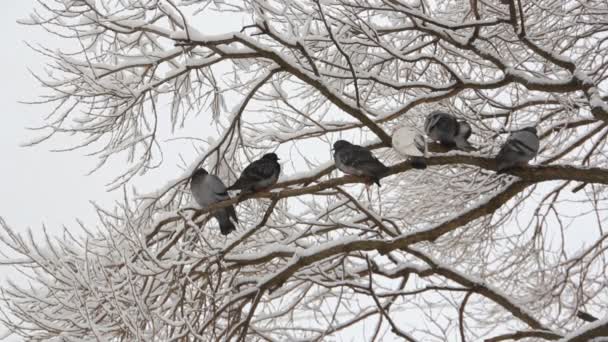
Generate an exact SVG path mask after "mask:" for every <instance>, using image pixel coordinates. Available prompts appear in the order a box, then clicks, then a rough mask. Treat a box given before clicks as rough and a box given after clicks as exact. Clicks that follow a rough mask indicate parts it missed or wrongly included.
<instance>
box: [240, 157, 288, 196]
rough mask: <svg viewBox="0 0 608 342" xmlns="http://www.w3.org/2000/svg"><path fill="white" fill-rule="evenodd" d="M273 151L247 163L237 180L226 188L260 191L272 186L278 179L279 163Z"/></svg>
mask: <svg viewBox="0 0 608 342" xmlns="http://www.w3.org/2000/svg"><path fill="white" fill-rule="evenodd" d="M278 160H279V157H278V156H277V155H276V154H275V153H267V154H265V155H263V156H262V158H260V159H258V160H256V161H254V162H253V163H251V164H249V165H248V166H247V167H246V168H245V170H243V172H242V173H241V176H240V177H239V179H237V181H236V182H235V183H234V184H232V185H231V186H229V187H228V190H241V191H242V192H243V193H244V192H252V191H260V190H264V189H266V188H268V187H271V186H273V185H274V184H275V183H276V182H277V180H278V179H279V174H280V173H281V165H279V163H278Z"/></svg>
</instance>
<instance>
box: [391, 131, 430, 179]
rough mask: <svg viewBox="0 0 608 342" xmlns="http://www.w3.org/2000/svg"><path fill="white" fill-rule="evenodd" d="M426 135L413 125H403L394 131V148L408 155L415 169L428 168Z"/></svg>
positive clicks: (401, 153)
mask: <svg viewBox="0 0 608 342" xmlns="http://www.w3.org/2000/svg"><path fill="white" fill-rule="evenodd" d="M424 140H425V139H424V137H423V136H422V135H421V134H419V133H418V132H416V130H415V129H414V128H412V127H408V126H402V127H400V128H399V129H397V130H396V131H395V133H393V139H392V143H393V149H395V151H397V152H398V153H399V154H400V155H402V156H404V157H408V158H409V160H410V164H411V165H412V167H413V168H415V169H420V170H422V169H426V161H425V159H424V156H425V153H424V152H425V148H426V146H425V141H424Z"/></svg>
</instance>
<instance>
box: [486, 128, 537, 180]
mask: <svg viewBox="0 0 608 342" xmlns="http://www.w3.org/2000/svg"><path fill="white" fill-rule="evenodd" d="M539 147H540V142H539V139H538V136H537V133H536V128H535V127H526V128H524V129H522V130H519V131H515V132H513V133H511V135H510V136H509V137H508V138H507V141H506V142H505V143H504V145H503V146H502V148H501V149H500V151H499V152H498V155H496V165H497V168H498V173H502V172H505V171H506V170H508V169H510V168H513V167H517V166H521V165H526V164H527V163H528V162H529V161H530V160H532V159H534V157H536V154H537V153H538V149H539Z"/></svg>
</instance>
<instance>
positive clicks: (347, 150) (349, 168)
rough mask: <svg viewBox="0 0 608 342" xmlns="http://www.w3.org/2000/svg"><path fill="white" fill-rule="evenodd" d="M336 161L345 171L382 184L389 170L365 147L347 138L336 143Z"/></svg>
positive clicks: (341, 169) (340, 168)
mask: <svg viewBox="0 0 608 342" xmlns="http://www.w3.org/2000/svg"><path fill="white" fill-rule="evenodd" d="M334 161H335V162H336V166H337V167H338V169H339V170H340V171H342V172H344V173H347V174H349V175H355V176H366V177H369V178H371V179H372V180H373V181H374V183H376V184H378V186H380V178H382V177H384V176H385V175H386V173H387V172H388V167H386V166H385V165H384V164H382V162H380V161H379V160H378V159H377V158H376V157H374V156H373V155H372V153H371V152H370V151H369V150H368V149H367V148H365V147H362V146H359V145H353V144H351V143H349V142H348V141H345V140H338V141H336V142H335V143H334Z"/></svg>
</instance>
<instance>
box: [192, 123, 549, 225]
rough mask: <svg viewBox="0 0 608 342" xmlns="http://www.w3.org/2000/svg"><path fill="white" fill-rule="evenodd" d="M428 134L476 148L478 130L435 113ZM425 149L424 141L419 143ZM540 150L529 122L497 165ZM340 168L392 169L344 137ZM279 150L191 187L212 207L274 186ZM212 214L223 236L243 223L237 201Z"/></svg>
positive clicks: (197, 177) (371, 174) (354, 171)
mask: <svg viewBox="0 0 608 342" xmlns="http://www.w3.org/2000/svg"><path fill="white" fill-rule="evenodd" d="M424 131H425V133H426V136H427V137H428V138H429V139H430V140H432V141H435V142H439V143H440V144H441V145H443V146H444V147H446V148H449V149H459V150H463V151H471V150H473V149H474V148H473V147H472V146H471V144H469V142H468V139H469V137H470V136H471V133H472V129H471V125H469V124H468V123H467V122H466V121H461V120H457V119H456V117H454V116H453V115H451V114H448V113H444V112H433V113H431V114H429V116H428V117H427V118H426V121H425V124H424ZM418 148H419V149H423V148H424V146H422V147H421V146H418ZM538 149H539V139H538V136H537V133H536V128H535V127H526V128H524V129H522V130H519V131H515V132H513V133H511V135H510V136H509V138H508V139H507V141H506V142H505V143H504V145H503V146H502V148H501V149H500V152H498V155H497V156H496V158H495V159H496V163H497V169H498V172H499V173H502V172H504V171H506V170H508V169H511V168H514V167H517V166H521V165H525V164H527V163H528V162H529V161H530V160H532V159H533V158H534V157H535V156H536V154H537V153H538ZM333 152H334V161H335V163H336V167H337V168H338V169H339V170H340V171H342V172H344V173H346V174H350V175H357V176H364V177H367V178H369V179H370V180H371V181H373V182H374V183H376V184H378V186H380V179H381V178H382V177H384V176H385V175H386V174H387V173H388V171H389V168H388V167H387V166H386V165H384V164H383V163H382V162H381V161H380V160H378V159H377V158H376V157H374V155H373V154H372V153H371V152H370V150H368V149H367V148H365V147H362V146H359V145H354V144H351V143H350V142H348V141H345V140H338V141H336V142H335V143H334V146H333ZM278 160H279V157H278V156H277V155H276V154H275V153H268V154H265V155H263V156H262V158H260V159H258V160H256V161H254V162H253V163H251V164H249V165H248V166H247V167H246V168H245V170H243V172H242V173H241V176H240V177H239V179H237V181H236V182H235V183H234V184H232V185H231V186H229V187H228V188H226V186H225V185H224V183H223V182H222V181H221V180H220V179H219V178H218V177H217V176H214V175H210V174H209V173H208V172H207V171H206V170H205V169H203V168H199V169H197V170H196V171H194V173H193V174H192V176H191V179H190V190H191V192H192V195H193V197H194V199H195V201H196V203H197V204H198V205H199V206H201V207H202V208H206V207H208V206H210V205H212V204H214V203H217V202H221V201H225V200H228V199H230V196H229V195H228V191H230V190H241V194H243V193H251V192H257V191H262V190H264V189H267V188H269V187H271V186H272V185H274V184H275V183H276V182H277V180H278V179H279V173H280V172H281V165H280V164H279V163H278ZM412 166H414V167H416V168H421V169H423V168H425V167H426V165H425V164H424V163H420V162H418V163H414V162H413V163H412ZM212 215H213V216H214V217H215V218H216V220H217V221H218V222H219V225H220V231H221V233H222V234H223V235H228V234H230V232H232V231H233V230H235V226H234V222H238V218H237V216H236V212H235V211H234V206H232V205H230V206H228V207H224V208H220V209H217V210H215V211H213V213H212Z"/></svg>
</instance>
